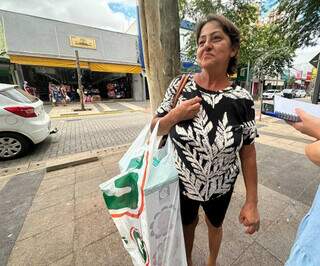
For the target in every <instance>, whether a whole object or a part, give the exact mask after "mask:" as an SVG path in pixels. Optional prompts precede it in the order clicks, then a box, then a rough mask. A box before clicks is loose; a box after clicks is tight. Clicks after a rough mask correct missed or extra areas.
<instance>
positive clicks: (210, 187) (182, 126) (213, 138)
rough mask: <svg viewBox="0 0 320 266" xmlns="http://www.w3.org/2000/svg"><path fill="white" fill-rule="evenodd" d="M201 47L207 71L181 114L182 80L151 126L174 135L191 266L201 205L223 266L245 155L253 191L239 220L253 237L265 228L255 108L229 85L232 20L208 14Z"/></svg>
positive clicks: (192, 82)
mask: <svg viewBox="0 0 320 266" xmlns="http://www.w3.org/2000/svg"><path fill="white" fill-rule="evenodd" d="M196 43H197V52H196V57H197V62H198V65H199V66H200V68H201V72H200V73H196V74H190V75H189V78H188V81H187V83H186V85H185V87H184V90H183V91H182V94H181V95H180V96H179V99H178V104H177V105H176V107H174V108H172V104H173V99H174V97H175V94H176V90H177V87H178V85H179V81H180V79H181V76H179V77H177V78H175V79H174V80H173V81H172V82H171V84H170V85H169V87H168V89H167V92H166V94H165V97H164V99H163V101H162V103H161V104H160V106H159V108H158V109H157V111H156V116H155V117H154V118H153V120H152V126H151V127H152V128H153V127H154V126H155V124H156V123H157V121H159V134H160V135H166V134H169V135H170V137H171V139H172V141H173V144H174V148H175V159H176V168H177V171H178V174H179V180H180V191H181V192H180V202H181V205H180V207H181V217H182V223H183V232H184V238H185V246H186V254H187V261H188V265H189V266H190V265H192V258H191V253H192V247H193V242H194V233H195V228H196V226H197V223H198V219H199V218H198V209H199V206H200V205H201V206H202V208H203V210H204V212H205V220H206V224H207V227H208V237H209V251H210V253H209V258H208V265H216V259H217V256H218V252H219V248H220V244H221V240H222V224H223V220H224V217H225V214H226V211H227V208H228V205H229V202H230V199H231V195H232V192H233V189H234V184H235V182H236V179H237V176H238V174H239V172H240V170H239V168H240V167H239V161H238V157H237V155H238V154H239V155H240V160H241V166H242V171H243V176H244V181H245V186H246V200H245V203H244V205H243V207H242V209H241V211H240V215H239V220H240V223H242V224H243V225H244V226H245V232H246V233H248V234H253V233H254V232H256V231H258V230H259V224H260V217H259V212H258V208H257V203H258V196H257V165H256V150H255V145H254V140H255V137H256V136H257V130H256V124H255V111H254V103H253V100H252V98H251V96H250V94H249V93H248V92H247V91H246V90H245V89H243V88H241V87H239V86H234V87H232V86H231V82H230V81H229V79H228V76H229V75H231V74H233V73H234V72H235V70H236V65H237V54H238V51H239V47H240V33H239V30H238V29H237V28H236V26H235V25H234V24H233V23H232V22H231V21H229V20H228V19H226V18H225V17H223V16H217V15H209V16H208V17H207V18H206V20H204V21H201V22H200V23H199V24H198V26H197V29H196Z"/></svg>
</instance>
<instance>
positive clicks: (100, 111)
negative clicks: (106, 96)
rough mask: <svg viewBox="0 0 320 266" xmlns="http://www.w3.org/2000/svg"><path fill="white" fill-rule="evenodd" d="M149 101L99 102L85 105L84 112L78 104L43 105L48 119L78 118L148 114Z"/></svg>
mask: <svg viewBox="0 0 320 266" xmlns="http://www.w3.org/2000/svg"><path fill="white" fill-rule="evenodd" d="M149 105H150V104H149V101H144V102H135V101H101V102H95V103H85V109H86V110H85V111H81V110H80V109H81V106H80V103H79V102H77V103H68V104H67V105H62V104H59V105H58V106H51V105H45V109H46V111H47V113H48V114H49V116H50V118H52V119H54V118H65V117H74V116H75V117H78V116H89V115H105V114H115V113H122V112H128V111H129V112H137V111H140V112H149V109H150V107H149Z"/></svg>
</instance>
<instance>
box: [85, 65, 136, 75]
mask: <svg viewBox="0 0 320 266" xmlns="http://www.w3.org/2000/svg"><path fill="white" fill-rule="evenodd" d="M89 66H90V70H91V71H97V72H111V73H112V72H113V73H132V74H139V73H141V71H142V70H141V66H132V65H117V64H103V63H89Z"/></svg>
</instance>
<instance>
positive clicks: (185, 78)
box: [172, 74, 190, 108]
mask: <svg viewBox="0 0 320 266" xmlns="http://www.w3.org/2000/svg"><path fill="white" fill-rule="evenodd" d="M189 76H190V74H183V75H182V77H181V80H180V83H179V87H178V89H177V92H176V95H175V96H174V98H173V103H172V108H175V107H176V105H177V103H178V99H179V97H180V95H181V93H182V91H183V89H184V86H185V85H186V83H187V81H188V79H189Z"/></svg>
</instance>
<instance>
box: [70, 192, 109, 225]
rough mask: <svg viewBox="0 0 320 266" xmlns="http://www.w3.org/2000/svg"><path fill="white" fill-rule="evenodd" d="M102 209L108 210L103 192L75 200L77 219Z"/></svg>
mask: <svg viewBox="0 0 320 266" xmlns="http://www.w3.org/2000/svg"><path fill="white" fill-rule="evenodd" d="M100 209H103V210H106V204H105V203H104V200H103V197H102V193H101V192H94V193H91V194H88V195H86V196H84V197H81V198H76V199H75V218H76V219H78V218H80V217H82V216H85V215H87V214H89V213H92V212H96V211H98V210H100Z"/></svg>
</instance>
